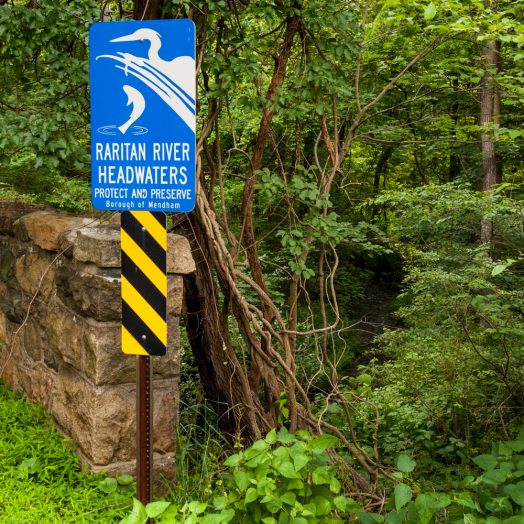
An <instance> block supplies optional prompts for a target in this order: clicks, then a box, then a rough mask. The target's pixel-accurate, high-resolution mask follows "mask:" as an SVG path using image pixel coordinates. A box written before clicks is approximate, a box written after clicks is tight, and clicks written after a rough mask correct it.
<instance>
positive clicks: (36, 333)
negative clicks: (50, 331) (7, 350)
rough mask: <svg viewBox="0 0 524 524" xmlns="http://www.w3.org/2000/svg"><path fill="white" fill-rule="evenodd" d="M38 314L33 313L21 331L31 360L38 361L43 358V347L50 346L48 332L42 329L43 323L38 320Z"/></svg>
mask: <svg viewBox="0 0 524 524" xmlns="http://www.w3.org/2000/svg"><path fill="white" fill-rule="evenodd" d="M38 318H40V317H39V316H37V315H31V316H30V317H29V318H28V319H27V321H26V322H24V325H23V328H22V330H21V332H20V337H21V338H22V340H23V342H24V348H25V351H26V353H27V355H28V356H29V358H31V360H33V361H35V362H38V361H40V360H42V358H43V352H42V349H43V348H44V347H46V346H48V341H47V333H46V331H45V329H42V325H41V324H40V322H38V320H37V319H38Z"/></svg>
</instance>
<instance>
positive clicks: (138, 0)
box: [133, 0, 164, 20]
mask: <svg viewBox="0 0 524 524" xmlns="http://www.w3.org/2000/svg"><path fill="white" fill-rule="evenodd" d="M163 4H164V0H134V2H133V18H134V19H135V20H155V19H158V18H162V8H163Z"/></svg>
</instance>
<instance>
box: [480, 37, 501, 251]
mask: <svg viewBox="0 0 524 524" xmlns="http://www.w3.org/2000/svg"><path fill="white" fill-rule="evenodd" d="M482 58H483V67H484V75H483V76H482V78H481V80H480V85H479V95H480V117H479V125H480V126H482V127H485V128H487V129H486V132H483V133H481V135H480V144H481V151H482V179H481V190H482V191H487V192H489V191H492V190H493V186H494V185H496V184H499V183H500V182H501V179H502V173H501V170H500V169H499V168H498V164H499V161H498V156H497V150H496V145H495V132H496V129H497V127H498V125H499V113H500V93H499V90H498V89H497V86H496V85H495V79H494V77H493V75H494V74H495V75H496V74H497V73H498V72H499V69H500V42H496V41H492V42H487V43H486V44H485V46H484V50H483V56H482ZM492 237H493V223H492V221H491V220H489V219H484V220H482V223H481V228H480V240H481V242H483V243H486V242H490V241H491V239H492Z"/></svg>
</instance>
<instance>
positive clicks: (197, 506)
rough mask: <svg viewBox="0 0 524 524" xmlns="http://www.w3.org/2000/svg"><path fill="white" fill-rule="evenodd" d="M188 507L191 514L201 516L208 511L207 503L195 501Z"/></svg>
mask: <svg viewBox="0 0 524 524" xmlns="http://www.w3.org/2000/svg"><path fill="white" fill-rule="evenodd" d="M187 507H188V508H189V511H191V513H195V514H196V515H200V513H204V511H205V510H206V508H207V503H206V502H200V501H198V500H193V501H192V502H190V503H189V504H188V505H187Z"/></svg>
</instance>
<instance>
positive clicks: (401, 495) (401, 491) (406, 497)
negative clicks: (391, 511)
mask: <svg viewBox="0 0 524 524" xmlns="http://www.w3.org/2000/svg"><path fill="white" fill-rule="evenodd" d="M412 496H413V491H412V490H411V488H410V487H409V486H407V485H406V484H397V485H396V486H395V509H396V510H397V511H398V510H399V509H401V508H403V507H404V506H405V505H406V504H407V503H408V502H409V501H410V500H411V497H412Z"/></svg>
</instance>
